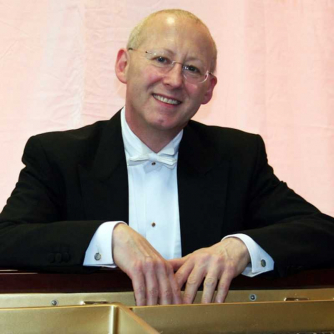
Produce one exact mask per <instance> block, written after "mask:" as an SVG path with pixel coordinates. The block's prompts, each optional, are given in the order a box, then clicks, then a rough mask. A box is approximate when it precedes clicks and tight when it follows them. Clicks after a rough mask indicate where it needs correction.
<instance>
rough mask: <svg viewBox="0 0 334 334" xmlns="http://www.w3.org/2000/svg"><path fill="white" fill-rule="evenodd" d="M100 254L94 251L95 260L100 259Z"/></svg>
mask: <svg viewBox="0 0 334 334" xmlns="http://www.w3.org/2000/svg"><path fill="white" fill-rule="evenodd" d="M101 257H102V256H101V254H100V253H96V254H95V255H94V259H95V260H96V261H100V260H101Z"/></svg>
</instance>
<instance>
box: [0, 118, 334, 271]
mask: <svg viewBox="0 0 334 334" xmlns="http://www.w3.org/2000/svg"><path fill="white" fill-rule="evenodd" d="M23 162H24V164H25V166H26V167H25V168H24V169H23V170H22V171H21V173H20V177H19V181H18V183H17V185H16V188H15V189H14V191H13V193H12V195H11V197H10V198H9V200H8V202H7V205H6V206H5V208H4V209H3V212H2V213H1V215H0V266H2V267H11V268H13V267H16V268H32V269H40V270H52V271H72V272H81V271H89V270H94V269H91V268H87V267H83V266H82V262H83V259H84V256H85V251H86V249H87V247H88V245H89V242H90V240H91V238H92V236H93V234H94V232H95V231H96V229H97V228H98V226H99V225H100V224H102V223H103V222H105V221H113V220H123V221H125V222H127V221H128V211H129V210H128V179H127V168H126V160H125V153H124V147H123V141H122V135H121V127H120V113H117V114H116V115H115V116H114V117H113V118H112V119H111V120H110V121H101V122H97V123H95V124H93V125H90V126H86V127H84V128H81V129H78V130H71V131H65V132H53V133H46V134H42V135H38V136H34V137H32V138H30V139H29V141H28V143H27V145H26V148H25V151H24V155H23ZM177 173H178V191H179V208H180V222H181V239H182V253H183V255H186V254H188V253H190V252H192V251H194V250H196V249H199V248H202V247H207V246H210V245H213V244H214V243H216V242H218V241H220V240H221V238H222V237H223V236H225V235H227V234H231V233H236V232H242V233H245V234H248V235H249V236H250V237H252V238H253V239H254V240H255V241H256V242H257V243H258V244H259V245H260V246H262V247H263V248H264V249H265V250H266V251H267V252H268V253H269V254H270V255H271V256H272V257H273V258H274V260H275V269H276V270H277V272H278V273H279V274H280V275H286V274H287V273H291V272H294V271H297V270H300V269H303V268H305V269H306V268H314V267H319V266H322V267H327V266H333V265H334V247H333V244H334V243H333V241H334V219H333V218H331V217H329V216H326V215H324V214H321V213H320V212H319V210H317V209H316V208H315V207H314V206H313V205H311V204H309V203H308V202H306V201H305V200H304V199H302V198H301V197H300V196H298V195H297V194H295V193H294V192H293V191H292V190H291V189H289V188H288V187H287V185H286V184H285V183H283V182H281V181H279V180H278V179H277V177H276V176H275V175H274V174H273V170H272V168H271V167H270V166H269V165H268V163H267V158H266V153H265V147H264V143H263V141H262V139H261V137H260V136H257V135H252V134H248V133H245V132H242V131H238V130H234V129H227V128H220V127H210V126H206V125H203V124H200V123H197V122H194V121H190V122H189V124H188V125H187V127H186V128H185V129H184V135H183V138H182V141H181V144H180V151H179V161H178V171H177Z"/></svg>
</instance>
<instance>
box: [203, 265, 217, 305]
mask: <svg viewBox="0 0 334 334" xmlns="http://www.w3.org/2000/svg"><path fill="white" fill-rule="evenodd" d="M218 268H219V267H218V266H214V267H213V268H211V271H209V272H208V273H207V275H206V277H205V279H204V282H203V293H202V300H201V303H204V304H207V303H211V302H212V300H213V296H214V294H215V290H216V287H217V283H218V278H219V273H220V270H219V269H218Z"/></svg>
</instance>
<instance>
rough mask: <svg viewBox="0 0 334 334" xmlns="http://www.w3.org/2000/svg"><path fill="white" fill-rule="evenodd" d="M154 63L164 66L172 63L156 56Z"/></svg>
mask: <svg viewBox="0 0 334 334" xmlns="http://www.w3.org/2000/svg"><path fill="white" fill-rule="evenodd" d="M153 61H155V62H157V63H159V64H162V65H169V64H170V63H171V62H170V60H169V59H168V58H166V57H163V56H156V57H154V58H153Z"/></svg>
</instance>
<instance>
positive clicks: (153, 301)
mask: <svg viewBox="0 0 334 334" xmlns="http://www.w3.org/2000/svg"><path fill="white" fill-rule="evenodd" d="M155 267H156V266H155V262H154V259H153V258H152V257H150V256H147V257H146V258H145V263H144V266H143V272H144V275H145V283H146V305H157V303H158V297H159V282H158V279H157V277H156V272H155Z"/></svg>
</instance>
